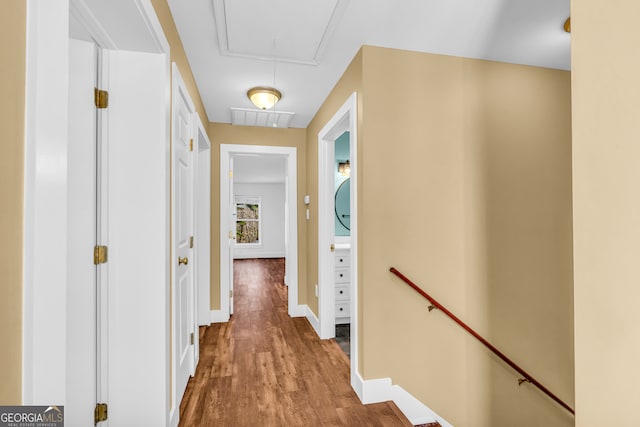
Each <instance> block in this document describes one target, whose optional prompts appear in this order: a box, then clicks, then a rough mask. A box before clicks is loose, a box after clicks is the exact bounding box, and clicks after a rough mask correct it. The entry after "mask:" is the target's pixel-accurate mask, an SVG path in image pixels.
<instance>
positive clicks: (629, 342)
mask: <svg viewBox="0 0 640 427" xmlns="http://www.w3.org/2000/svg"><path fill="white" fill-rule="evenodd" d="M638 16H640V3H638V2H635V1H628V0H612V1H609V2H607V3H606V7H603V3H602V2H598V1H595V0H582V1H573V2H572V5H571V24H572V25H571V26H572V64H573V76H572V79H573V105H574V109H573V165H574V169H573V183H574V184H573V194H574V196H573V197H574V199H573V200H574V230H575V237H574V253H575V335H576V405H577V413H578V415H577V425H579V426H581V427H589V426H600V425H604V424H606V425H618V426H632V425H634V426H635V425H640V412H638V408H637V406H638V402H639V401H640V391H638V390H639V389H638V383H639V381H640V369H638V361H640V309H638V300H640V286H638V284H639V283H640V262H639V257H638V254H639V253H640V191H638V187H639V183H640V161H639V159H640V120H639V119H640V84H639V78H638V76H640V56H638V55H637V52H638V46H640V31H638V26H637V17H638Z"/></svg>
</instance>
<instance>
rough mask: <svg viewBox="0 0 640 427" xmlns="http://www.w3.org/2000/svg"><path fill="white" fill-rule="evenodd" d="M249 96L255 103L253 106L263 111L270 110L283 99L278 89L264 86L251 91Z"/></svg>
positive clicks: (248, 93)
mask: <svg viewBox="0 0 640 427" xmlns="http://www.w3.org/2000/svg"><path fill="white" fill-rule="evenodd" d="M247 96H248V97H249V99H250V100H251V102H253V105H255V106H256V107H258V108H259V109H261V110H268V109H269V108H271V107H273V106H274V105H276V102H278V101H280V99H281V98H282V94H281V93H280V91H279V90H278V89H274V88H272V87H264V86H259V87H254V88H251V89H249V91H248V92H247Z"/></svg>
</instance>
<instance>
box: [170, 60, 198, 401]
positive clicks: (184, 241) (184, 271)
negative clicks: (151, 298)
mask: <svg viewBox="0 0 640 427" xmlns="http://www.w3.org/2000/svg"><path fill="white" fill-rule="evenodd" d="M194 112H195V108H194V106H193V103H192V102H191V99H190V97H189V93H188V92H187V88H186V86H185V85H184V82H183V81H182V78H181V77H180V72H179V71H178V68H177V67H176V66H175V64H173V117H172V129H173V132H172V136H173V138H172V147H173V148H172V150H173V151H172V152H173V173H172V176H173V185H172V188H173V197H172V210H173V227H172V236H173V247H172V258H171V262H172V268H173V278H174V280H173V303H172V313H173V322H172V323H173V334H172V342H173V348H174V353H173V355H174V356H173V357H174V359H173V368H174V387H175V388H174V393H175V394H174V398H175V399H176V400H175V403H176V406H177V405H178V404H179V402H180V400H181V399H182V395H183V394H184V391H185V389H186V387H187V381H188V380H189V376H190V374H191V373H192V372H193V370H194V344H195V338H196V337H195V331H194V324H195V317H194V315H195V314H194V300H193V299H194V280H193V279H194V274H193V273H194V268H193V264H194V262H193V261H194V257H193V252H194V251H193V236H194V227H193V222H194V221H193V220H194V208H193V128H194V127H193V114H194ZM174 407H175V406H174Z"/></svg>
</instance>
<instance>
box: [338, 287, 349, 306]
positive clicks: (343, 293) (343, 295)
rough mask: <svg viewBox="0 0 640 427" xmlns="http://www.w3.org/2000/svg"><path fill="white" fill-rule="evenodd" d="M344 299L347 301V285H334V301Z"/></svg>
mask: <svg viewBox="0 0 640 427" xmlns="http://www.w3.org/2000/svg"><path fill="white" fill-rule="evenodd" d="M345 300H346V301H349V285H347V286H336V303H338V302H340V301H345Z"/></svg>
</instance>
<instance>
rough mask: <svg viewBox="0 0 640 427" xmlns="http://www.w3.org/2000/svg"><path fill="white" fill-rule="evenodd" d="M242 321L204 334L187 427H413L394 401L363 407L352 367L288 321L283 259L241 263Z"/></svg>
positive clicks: (183, 416)
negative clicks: (352, 378) (351, 377)
mask: <svg viewBox="0 0 640 427" xmlns="http://www.w3.org/2000/svg"><path fill="white" fill-rule="evenodd" d="M234 275H235V280H234V283H235V284H234V289H235V310H234V311H235V314H234V315H233V316H232V319H231V321H230V322H229V323H217V324H213V325H211V326H209V327H208V328H206V329H204V328H201V331H200V362H199V364H198V369H197V371H196V375H195V377H193V378H191V380H190V381H189V384H188V385H187V390H186V392H185V395H184V398H183V400H182V404H181V406H180V426H184V427H187V426H212V427H213V426H216V427H242V426H350V427H357V426H367V427H369V426H384V427H388V426H389V427H390V426H411V423H409V421H408V420H407V419H406V418H405V417H404V416H403V415H402V413H401V412H400V411H399V410H398V408H397V407H396V406H395V404H393V403H392V402H389V403H378V404H373V405H366V406H365V405H362V404H361V403H360V401H359V399H358V397H357V396H356V394H355V392H354V391H353V390H352V389H351V386H350V384H349V360H348V358H347V356H346V355H345V354H344V352H343V351H342V350H341V349H340V347H339V346H338V344H337V343H336V342H335V341H334V340H325V341H321V340H320V339H319V338H318V336H317V335H316V333H315V332H314V330H313V329H312V327H311V325H310V324H309V323H308V321H307V320H306V319H305V318H290V317H289V316H288V314H287V288H286V287H285V286H284V285H283V275H284V260H283V259H262V260H256V259H249V260H236V261H235V262H234Z"/></svg>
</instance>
